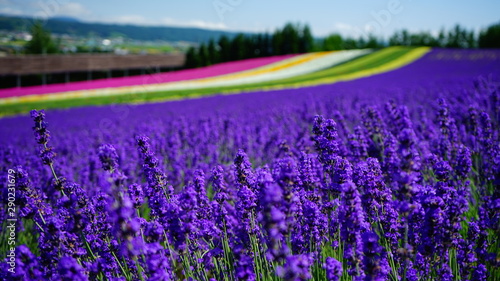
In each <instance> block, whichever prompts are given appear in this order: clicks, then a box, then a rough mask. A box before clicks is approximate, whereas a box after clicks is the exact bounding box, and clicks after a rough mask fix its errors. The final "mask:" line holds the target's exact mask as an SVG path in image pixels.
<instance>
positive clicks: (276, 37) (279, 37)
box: [271, 29, 285, 55]
mask: <svg viewBox="0 0 500 281" xmlns="http://www.w3.org/2000/svg"><path fill="white" fill-rule="evenodd" d="M271 41H272V46H273V50H272V54H273V55H282V54H284V53H285V51H284V49H283V41H284V38H283V33H282V31H281V30H279V29H277V30H276V31H275V32H274V33H273V36H272V40H271Z"/></svg>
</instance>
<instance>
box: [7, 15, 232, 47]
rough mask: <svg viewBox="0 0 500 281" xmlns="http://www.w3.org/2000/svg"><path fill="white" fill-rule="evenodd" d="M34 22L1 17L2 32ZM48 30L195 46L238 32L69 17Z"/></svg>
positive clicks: (57, 20)
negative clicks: (191, 44)
mask: <svg viewBox="0 0 500 281" xmlns="http://www.w3.org/2000/svg"><path fill="white" fill-rule="evenodd" d="M33 21H34V19H33V18H29V17H12V16H4V15H0V30H1V29H3V30H8V31H29V28H30V26H31V25H32V24H33ZM44 26H45V28H46V29H48V30H49V31H50V32H51V33H55V34H70V35H74V36H82V37H86V36H89V35H96V36H100V37H104V38H105V37H111V36H112V35H115V34H122V35H123V36H125V37H127V38H130V39H135V40H143V41H154V40H163V41H172V42H176V41H187V42H193V43H202V42H208V41H209V40H210V39H215V40H217V39H218V38H219V37H221V36H222V35H226V36H228V37H229V38H232V37H234V36H236V34H237V33H236V32H225V31H219V30H207V29H201V28H188V27H167V26H137V25H128V24H127V25H122V24H104V23H86V22H81V21H78V20H77V19H73V18H69V17H57V18H51V19H48V20H46V21H45V25H44Z"/></svg>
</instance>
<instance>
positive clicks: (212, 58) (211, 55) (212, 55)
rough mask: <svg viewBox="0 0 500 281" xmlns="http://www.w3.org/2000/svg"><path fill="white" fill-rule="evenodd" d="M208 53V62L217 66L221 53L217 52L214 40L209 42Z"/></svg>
mask: <svg viewBox="0 0 500 281" xmlns="http://www.w3.org/2000/svg"><path fill="white" fill-rule="evenodd" d="M207 52H208V61H209V62H210V64H215V63H218V62H219V52H218V50H217V47H216V46H215V42H214V40H213V39H210V41H209V42H208V46H207Z"/></svg>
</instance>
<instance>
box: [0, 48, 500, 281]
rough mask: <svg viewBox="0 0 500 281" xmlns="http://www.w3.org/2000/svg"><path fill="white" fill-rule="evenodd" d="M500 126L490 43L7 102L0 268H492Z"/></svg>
mask: <svg viewBox="0 0 500 281" xmlns="http://www.w3.org/2000/svg"><path fill="white" fill-rule="evenodd" d="M499 128H500V51H498V50H491V51H484V50H483V51H477V50H461V51H458V50H446V49H443V50H440V49H437V50H433V51H431V52H430V53H428V54H426V55H425V56H424V57H423V58H422V59H420V60H418V61H416V62H414V63H412V64H410V65H407V66H405V67H403V68H401V69H398V70H395V71H392V72H388V73H384V74H380V75H375V76H371V77H368V78H362V79H358V80H354V81H349V82H341V83H337V84H332V85H322V86H316V87H308V88H299V89H288V90H276V91H267V92H265V91H264V92H253V93H243V94H238V95H230V96H225V95H220V96H214V97H207V98H201V99H193V100H184V101H176V102H168V103H157V104H144V105H114V106H103V107H86V108H74V109H68V110H59V111H58V110H52V111H47V112H44V111H40V110H39V109H38V110H34V111H32V112H31V116H17V117H6V118H3V119H0V135H1V139H0V161H1V165H0V167H1V170H2V171H1V174H0V177H1V182H2V185H3V186H4V188H2V194H1V196H2V199H1V200H2V202H9V198H10V197H9V195H8V193H9V192H10V191H11V190H10V189H8V188H7V187H12V186H14V187H15V200H12V202H14V204H13V205H15V207H16V210H15V212H10V211H9V207H12V206H10V205H8V204H7V203H5V204H2V205H1V208H2V209H1V210H0V216H1V221H2V222H3V224H2V232H1V233H2V237H1V238H0V239H1V240H0V242H1V243H0V245H1V248H0V254H2V257H4V256H5V255H7V258H6V259H5V261H4V262H3V263H2V271H1V273H0V274H1V275H0V277H1V278H2V280H199V281H202V280H203V281H205V280H206V281H208V280H210V281H212V280H500V242H499V237H500V130H499ZM12 182H14V183H15V184H12V185H8V183H12ZM13 218H15V219H17V221H16V222H15V229H16V232H15V235H16V241H17V242H16V243H13V244H10V243H9V241H11V240H9V239H10V236H9V233H11V232H9V231H8V229H9V228H8V227H9V226H10V223H11V221H9V219H13ZM11 245H15V249H14V251H13V252H11ZM9 255H11V256H12V255H14V256H15V259H13V263H14V267H15V269H16V270H15V272H14V273H12V272H10V271H9V270H8V268H11V267H12V264H9V262H11V259H10V258H9Z"/></svg>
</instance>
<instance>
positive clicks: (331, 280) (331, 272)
mask: <svg viewBox="0 0 500 281" xmlns="http://www.w3.org/2000/svg"><path fill="white" fill-rule="evenodd" d="M323 267H324V268H325V269H326V280H328V281H339V280H340V277H341V276H342V263H341V262H339V261H338V260H336V259H334V258H331V257H328V258H326V262H325V264H324V265H323Z"/></svg>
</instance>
